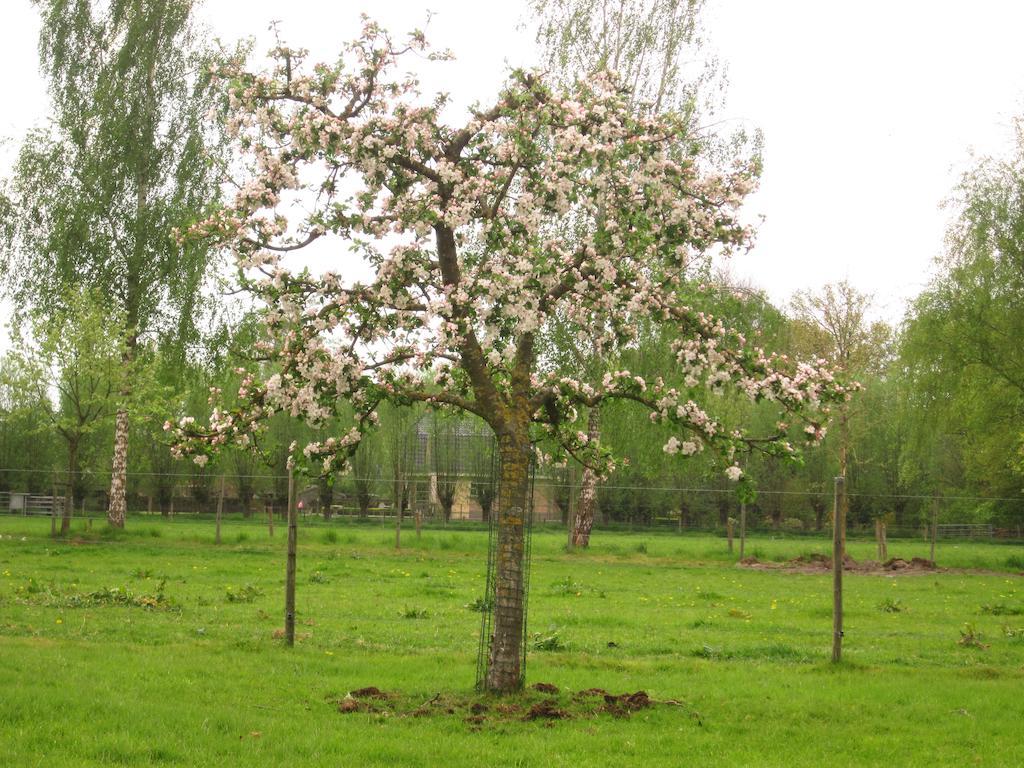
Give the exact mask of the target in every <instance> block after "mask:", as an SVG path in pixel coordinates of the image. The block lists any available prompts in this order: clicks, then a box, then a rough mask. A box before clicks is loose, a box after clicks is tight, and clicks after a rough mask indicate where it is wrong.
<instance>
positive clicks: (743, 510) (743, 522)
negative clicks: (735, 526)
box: [740, 501, 747, 560]
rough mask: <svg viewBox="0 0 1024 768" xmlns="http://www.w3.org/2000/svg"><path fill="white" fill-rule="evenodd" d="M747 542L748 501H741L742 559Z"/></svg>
mask: <svg viewBox="0 0 1024 768" xmlns="http://www.w3.org/2000/svg"><path fill="white" fill-rule="evenodd" d="M746 544H747V502H745V501H741V502H740V560H742V559H743V550H744V548H745V547H746Z"/></svg>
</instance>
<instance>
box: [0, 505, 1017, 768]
mask: <svg viewBox="0 0 1024 768" xmlns="http://www.w3.org/2000/svg"><path fill="white" fill-rule="evenodd" d="M81 526H82V523H81V522H76V525H75V530H74V536H73V538H72V539H71V540H70V541H68V542H63V541H54V540H51V539H50V538H49V537H48V535H47V534H48V532H49V523H48V521H45V520H26V519H24V518H11V517H0V536H2V539H0V765H3V766H5V767H8V766H9V767H13V766H36V765H39V766H47V768H57V767H58V766H75V767H78V766H98V765H103V766H108V765H183V766H263V765H266V766H283V765H294V766H320V765H324V766H341V765H356V766H378V765H380V766H424V765H443V766H453V767H454V766H538V767H542V766H544V767H546V766H561V765H565V766H573V767H574V768H578V767H580V766H589V765H628V766H633V765H637V766H678V765H722V766H737V765H751V766H804V765H807V766H811V765H813V766H819V765H821V764H822V763H824V762H826V761H828V762H830V763H834V764H837V765H883V764H884V765H891V766H914V765H929V766H931V765H950V766H953V765H987V766H996V765H1000V766H1001V765H1020V764H1022V763H1024V739H1021V738H1020V735H1019V727H1020V726H1019V724H1020V721H1021V716H1022V715H1024V700H1022V698H1021V695H1020V691H1021V690H1022V684H1024V578H1022V576H1021V574H1020V570H1021V562H1022V561H1021V558H1022V554H1024V552H1022V548H1020V547H1012V546H1006V545H999V544H989V543H954V542H946V541H940V542H939V552H938V559H939V564H940V565H941V566H946V567H948V568H951V569H956V570H950V571H946V572H938V573H927V574H896V575H861V574H850V575H848V576H847V578H846V589H847V591H846V606H847V614H846V630H847V633H846V643H845V647H844V662H843V663H842V664H840V665H838V666H837V665H832V664H831V663H829V661H828V657H829V651H830V647H831V577H830V576H829V575H828V574H825V573H822V574H797V573H788V572H785V571H784V570H751V569H747V568H742V567H738V566H736V565H735V563H734V560H733V559H732V558H730V556H729V555H728V553H727V552H726V548H725V542H724V540H722V539H719V538H714V537H711V536H690V535H686V536H678V535H675V534H671V533H659V534H653V533H615V534H611V533H604V532H597V533H596V534H595V538H594V545H593V547H592V548H591V549H590V550H589V551H587V552H582V553H571V554H567V553H566V552H565V551H564V549H563V542H564V534H563V533H562V532H560V531H538V532H537V533H536V534H535V537H534V549H533V551H534V558H533V571H532V590H531V594H530V603H529V610H530V627H531V631H532V632H534V633H536V636H535V637H534V638H533V641H532V643H533V644H535V645H536V646H538V648H537V649H536V650H534V651H532V652H531V653H530V655H529V659H528V666H527V677H528V683H529V684H533V683H537V682H545V683H551V684H553V685H555V686H557V687H558V688H559V689H560V693H559V694H558V699H559V701H560V702H562V703H565V702H570V701H571V700H572V694H573V693H574V692H578V691H581V690H584V689H588V688H595V687H597V688H602V689H606V690H607V691H609V692H612V693H624V692H635V691H638V690H643V691H645V692H647V693H648V694H649V695H650V697H651V698H653V699H655V700H657V701H659V702H669V701H671V702H674V703H660V704H656V705H655V706H653V707H651V708H649V709H642V710H639V711H636V712H633V713H632V714H630V715H628V716H619V717H616V716H614V715H613V714H609V713H603V712H596V713H591V712H590V711H583V710H581V711H579V712H576V711H575V710H573V712H572V713H573V714H575V715H577V716H575V717H572V718H569V719H563V720H550V719H545V718H541V719H535V720H528V719H526V718H525V717H523V716H521V715H520V714H519V713H520V712H525V711H527V709H528V708H529V706H531V704H532V703H536V702H537V701H539V700H542V699H544V698H545V697H544V696H543V695H542V694H539V693H537V692H532V691H531V692H529V693H528V694H527V695H525V696H524V697H519V698H515V697H514V698H513V699H511V701H493V700H485V701H484V702H483V707H480V708H478V711H480V712H482V714H481V715H479V716H477V717H467V714H468V712H467V711H465V710H464V708H463V707H464V705H466V704H467V703H468V701H469V699H468V696H469V695H470V693H471V690H472V687H473V683H474V678H475V664H476V649H477V640H478V636H479V627H480V614H479V613H478V612H475V611H474V610H472V604H473V602H474V600H476V599H477V598H478V597H479V596H480V593H481V591H482V588H483V579H484V558H485V553H484V548H485V545H486V534H484V533H483V532H481V531H460V530H453V529H448V530H425V531H424V532H423V535H422V538H421V539H418V540H417V539H416V537H415V534H414V533H413V532H412V531H411V530H409V531H407V532H406V533H405V534H404V543H405V544H406V546H405V548H403V549H402V550H401V551H400V552H396V551H395V549H394V546H393V545H394V535H393V532H392V531H391V530H390V529H388V528H379V527H374V526H356V525H347V524H342V523H333V524H330V525H328V524H324V523H321V522H308V521H303V524H302V527H301V528H300V534H299V536H300V538H299V567H298V600H297V602H298V621H297V625H298V633H299V641H298V643H297V645H296V646H295V648H292V649H289V648H286V647H285V646H284V645H283V644H282V642H281V641H280V639H277V638H275V630H278V629H279V628H280V627H281V626H282V619H281V615H282V608H283V577H284V543H285V536H284V533H285V531H284V528H283V526H279V527H278V529H277V532H276V533H277V535H276V537H275V538H270V537H269V536H268V534H267V530H266V528H265V527H264V526H262V525H260V524H258V523H256V522H255V521H253V522H244V521H231V522H229V523H226V524H225V526H224V543H223V544H222V545H220V546H219V547H218V546H215V545H214V544H213V530H212V524H210V523H209V522H182V521H178V520H174V521H164V520H159V519H157V520H148V519H147V520H140V519H137V518H136V519H130V520H129V523H128V526H129V527H128V530H127V531H126V532H124V533H119V534H117V535H111V534H110V533H109V532H107V531H105V530H102V529H101V528H100V526H99V525H97V526H96V528H95V530H93V531H91V532H85V531H84V530H82V529H81ZM747 546H748V553H749V554H752V555H754V556H756V557H758V558H759V559H761V560H765V561H771V560H775V561H783V560H787V559H789V558H792V557H796V556H798V555H802V554H808V553H811V552H822V553H824V552H827V549H828V546H829V543H828V542H826V541H825V540H824V539H808V538H795V539H794V538H789V539H771V538H768V537H758V538H752V539H750V540H749V541H748V543H747ZM889 550H890V554H891V555H894V556H898V557H904V558H907V559H909V558H910V557H912V556H925V557H926V556H927V554H928V546H927V544H926V543H925V542H923V541H909V540H907V541H902V540H898V539H896V540H890V546H889ZM850 551H851V553H852V554H853V556H854V557H856V558H858V559H860V558H867V557H869V556H871V555H872V554H873V551H874V545H873V543H872V542H868V541H852V542H851V544H850ZM964 569H969V570H964ZM965 633H966V635H967V637H968V641H967V642H966V643H965V642H961V641H962V640H963V639H964V635H965ZM367 686H376V687H378V688H380V689H382V690H383V691H385V692H389V693H394V694H400V699H396V700H397V701H400V702H403V704H402V705H401V706H397V707H392V708H386V707H385V708H383V710H382V711H380V712H376V713H372V712H370V713H367V712H362V711H357V712H354V713H345V714H343V713H340V712H339V711H338V704H339V701H341V700H343V699H344V697H345V695H346V693H347V692H349V691H354V690H356V689H359V688H363V687H367ZM439 694H440V697H438V695H439ZM430 702H434V704H430ZM437 702H441V703H442V705H443V706H436V703H437ZM446 702H453V703H454V705H453V706H452V707H451V708H452V709H454V710H455V711H454V712H453V713H452V714H448V713H447V711H446ZM405 703H408V705H409V706H408V707H406V708H404V709H403V707H404V706H405ZM509 705H512V706H509ZM514 707H521V709H515V708H514ZM414 708H418V709H420V710H424V709H425V710H428V711H429V714H428V715H427V716H423V717H416V716H409V711H410V709H414ZM570 709H571V708H570ZM500 710H507V711H506V712H504V713H501V714H499V712H500Z"/></svg>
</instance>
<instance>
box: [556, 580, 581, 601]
mask: <svg viewBox="0 0 1024 768" xmlns="http://www.w3.org/2000/svg"><path fill="white" fill-rule="evenodd" d="M583 589H584V587H583V585H582V584H580V583H579V582H577V581H575V580H574V579H573V578H572V576H566V577H565V578H564V579H559V580H558V581H556V582H555V583H554V584H552V585H551V592H552V594H555V595H566V596H569V595H579V594H580V593H582V592H583Z"/></svg>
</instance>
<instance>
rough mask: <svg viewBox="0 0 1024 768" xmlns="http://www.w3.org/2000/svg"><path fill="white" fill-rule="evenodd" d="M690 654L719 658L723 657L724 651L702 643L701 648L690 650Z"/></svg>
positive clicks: (706, 657)
mask: <svg viewBox="0 0 1024 768" xmlns="http://www.w3.org/2000/svg"><path fill="white" fill-rule="evenodd" d="M690 655H691V656H694V657H696V658H698V659H718V658H721V656H722V651H721V649H719V648H715V647H713V646H710V645H702V646H701V647H700V648H694V649H693V650H692V651H690Z"/></svg>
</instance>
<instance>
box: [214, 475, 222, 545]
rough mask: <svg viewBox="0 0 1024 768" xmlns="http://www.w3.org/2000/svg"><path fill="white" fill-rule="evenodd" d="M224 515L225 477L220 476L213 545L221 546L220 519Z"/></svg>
mask: <svg viewBox="0 0 1024 768" xmlns="http://www.w3.org/2000/svg"><path fill="white" fill-rule="evenodd" d="M223 514H224V475H221V476H220V498H219V499H217V533H216V536H215V537H214V540H213V543H214V544H220V518H221V515H223Z"/></svg>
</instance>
